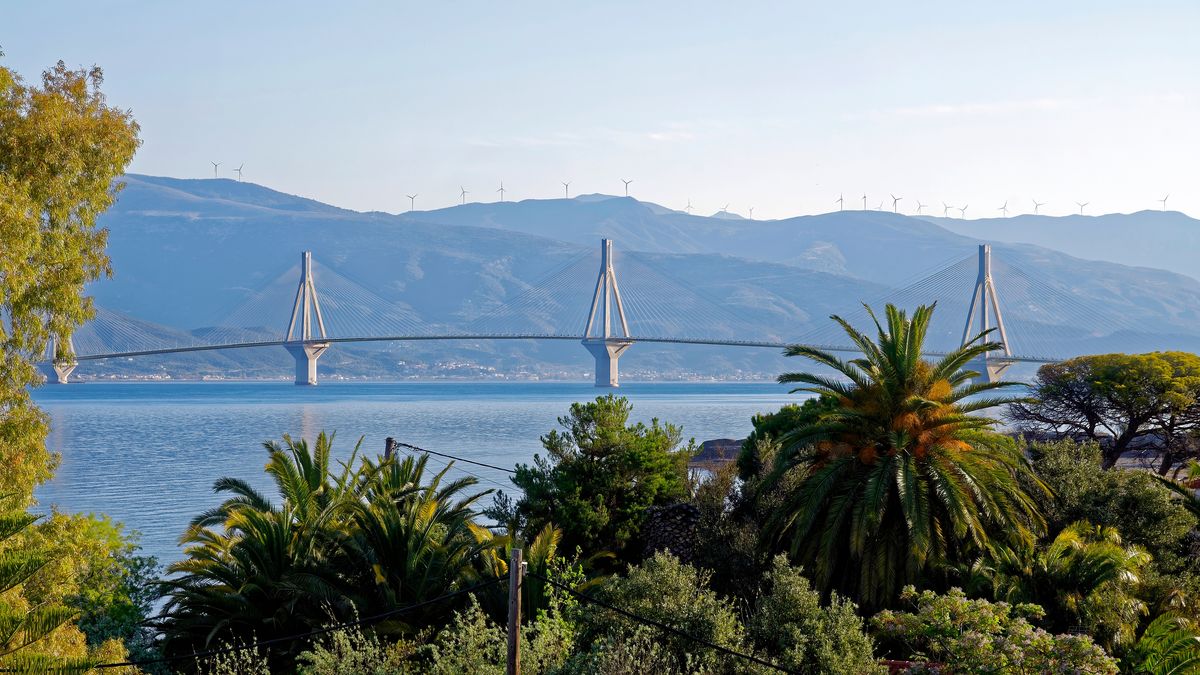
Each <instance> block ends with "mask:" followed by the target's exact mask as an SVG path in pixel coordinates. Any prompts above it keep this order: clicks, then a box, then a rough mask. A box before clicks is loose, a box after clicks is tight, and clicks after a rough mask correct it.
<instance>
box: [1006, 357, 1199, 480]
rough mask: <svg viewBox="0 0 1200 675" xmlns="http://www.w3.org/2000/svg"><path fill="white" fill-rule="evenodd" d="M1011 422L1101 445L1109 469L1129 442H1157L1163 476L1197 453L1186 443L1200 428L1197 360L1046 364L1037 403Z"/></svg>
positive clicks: (1021, 408)
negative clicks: (1086, 439)
mask: <svg viewBox="0 0 1200 675" xmlns="http://www.w3.org/2000/svg"><path fill="white" fill-rule="evenodd" d="M1008 416H1009V417H1010V418H1011V419H1012V420H1013V421H1014V422H1017V423H1018V424H1019V425H1021V426H1023V427H1024V428H1026V429H1029V430H1032V431H1036V432H1039V433H1050V434H1057V435H1061V436H1074V437H1084V438H1088V439H1091V440H1094V441H1096V442H1098V443H1100V444H1101V447H1103V449H1104V468H1106V469H1108V468H1112V467H1113V466H1115V465H1116V463H1117V460H1118V459H1120V457H1121V455H1122V454H1124V453H1125V452H1126V451H1127V450H1129V448H1130V446H1131V444H1132V443H1134V442H1135V441H1137V440H1138V439H1141V438H1144V437H1153V438H1154V442H1155V443H1156V444H1157V445H1158V446H1159V451H1160V453H1161V454H1160V461H1159V467H1158V469H1159V473H1160V474H1166V473H1167V472H1168V471H1170V470H1171V468H1172V467H1174V466H1179V465H1181V464H1182V462H1184V461H1185V460H1186V459H1187V458H1188V457H1189V456H1193V455H1194V453H1195V444H1194V443H1189V441H1190V440H1192V437H1193V436H1194V435H1195V433H1196V431H1197V430H1198V429H1200V356H1196V355H1195V354H1188V353H1186V352H1154V353H1150V354H1097V355H1092V356H1080V357H1077V358H1074V359H1068V360H1067V361H1063V362H1060V363H1050V364H1046V365H1044V366H1042V367H1041V368H1039V369H1038V373H1037V376H1036V378H1035V379H1034V383H1033V397H1032V399H1031V400H1028V401H1021V402H1017V403H1014V404H1013V405H1012V406H1010V407H1009V410H1008Z"/></svg>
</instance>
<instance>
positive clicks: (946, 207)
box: [942, 202, 954, 218]
mask: <svg viewBox="0 0 1200 675" xmlns="http://www.w3.org/2000/svg"><path fill="white" fill-rule="evenodd" d="M952 208H954V207H953V206H950V205H949V204H947V203H946V202H942V217H943V218H945V217H947V216H948V215H949V213H950V209H952Z"/></svg>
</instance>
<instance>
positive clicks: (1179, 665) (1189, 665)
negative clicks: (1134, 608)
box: [1122, 614, 1200, 675]
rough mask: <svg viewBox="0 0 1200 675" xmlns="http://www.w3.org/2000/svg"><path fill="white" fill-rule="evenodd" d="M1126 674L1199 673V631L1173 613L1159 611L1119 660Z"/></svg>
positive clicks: (1190, 622) (1183, 674)
mask: <svg viewBox="0 0 1200 675" xmlns="http://www.w3.org/2000/svg"><path fill="white" fill-rule="evenodd" d="M1122 666H1123V668H1122V669H1123V670H1124V671H1125V672H1128V673H1146V674H1147V675H1185V674H1189V675H1194V674H1195V673H1200V634H1198V632H1197V629H1196V624H1195V623H1194V622H1193V621H1192V620H1190V619H1187V618H1184V617H1181V616H1176V615H1173V614H1160V615H1159V616H1158V617H1156V618H1155V619H1154V621H1151V622H1150V624H1149V625H1147V626H1146V629H1145V630H1144V631H1142V635H1141V637H1140V638H1138V641H1137V644H1136V645H1135V646H1134V648H1133V650H1132V651H1131V652H1130V653H1129V654H1128V655H1126V657H1125V658H1124V659H1123V660H1122Z"/></svg>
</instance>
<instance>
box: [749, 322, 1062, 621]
mask: <svg viewBox="0 0 1200 675" xmlns="http://www.w3.org/2000/svg"><path fill="white" fill-rule="evenodd" d="M868 311H869V308H868ZM932 312H933V308H932V307H924V306H922V307H918V308H917V309H916V311H915V312H914V313H913V316H912V318H911V319H910V318H909V317H908V316H907V315H906V314H905V313H904V312H902V311H900V310H899V309H897V308H896V307H894V306H892V305H888V307H887V311H886V325H884V324H880V322H879V320H878V319H876V318H875V315H874V313H873V312H872V313H871V314H870V315H871V317H872V319H873V320H874V321H875V328H876V329H877V337H876V338H875V339H874V340H872V339H871V338H870V337H869V336H867V335H866V334H864V333H861V332H859V331H858V330H856V329H855V328H853V327H852V326H850V325H849V324H848V323H847V322H846V321H844V320H843V319H841V318H840V317H836V316H835V317H833V318H834V320H835V321H837V322H838V323H839V324H841V326H842V327H843V329H844V330H845V331H846V334H847V335H848V336H849V337H850V339H851V340H852V341H853V342H854V344H855V345H856V346H857V347H858V348H859V349H860V350H861V351H862V356H861V357H860V358H856V359H853V360H851V361H844V360H842V359H840V358H838V357H837V356H834V355H833V354H831V353H828V352H824V351H821V350H819V349H813V348H810V347H804V346H793V347H789V348H788V350H787V352H786V354H787V355H789V356H803V357H806V358H808V359H811V360H813V361H815V362H817V363H818V364H821V365H823V366H827V367H829V368H832V369H833V370H835V371H836V372H837V373H838V374H839V375H840V376H842V377H844V378H845V381H843V380H841V379H835V378H833V377H829V376H826V375H820V374H812V373H787V374H784V375H781V376H780V377H779V380H780V382H792V383H799V384H803V385H806V386H805V387H802V388H801V389H798V390H797V391H809V392H813V393H816V394H818V395H821V396H828V397H832V398H834V399H835V400H836V401H837V406H836V407H835V408H833V409H832V410H830V411H828V412H825V413H823V414H821V415H820V416H819V417H818V418H817V420H816V421H815V422H814V423H812V424H808V425H806V426H803V427H798V428H796V429H793V430H792V431H791V432H790V433H788V434H787V435H786V436H785V437H784V438H783V442H784V443H785V445H784V449H783V451H782V452H780V453H779V455H778V456H777V458H776V462H775V468H774V476H776V477H777V478H778V477H782V476H784V475H786V474H787V472H789V471H793V470H797V469H798V470H800V471H801V472H803V474H804V479H803V481H802V482H801V483H800V484H799V486H798V487H797V488H796V489H795V490H793V491H792V492H791V493H790V494H789V495H788V496H787V497H786V499H785V500H784V502H783V504H781V506H780V507H779V508H778V509H777V510H776V511H775V513H774V514H773V516H772V518H771V521H770V522H769V528H770V530H769V532H770V534H771V535H772V538H771V540H768V541H777V540H781V539H783V540H790V542H791V546H790V550H791V553H792V555H793V556H794V557H795V558H796V559H797V560H798V562H800V563H801V564H803V565H804V566H805V567H806V568H807V569H810V570H812V572H813V574H814V582H815V583H816V586H817V588H818V589H820V590H821V591H823V592H825V591H828V590H831V589H834V590H838V591H839V592H842V593H844V594H846V595H848V596H849V597H852V598H854V599H856V600H857V601H858V602H860V603H862V604H864V605H866V606H868V607H879V606H881V605H883V604H886V603H888V602H891V601H893V600H894V599H895V597H896V595H897V593H898V591H899V589H900V586H901V585H902V584H904V583H906V582H913V581H915V580H918V579H920V578H922V577H928V576H930V575H936V574H940V573H941V572H942V570H944V569H945V568H947V567H948V566H951V565H955V564H957V563H961V562H963V561H967V560H971V559H973V558H974V557H975V556H976V555H977V554H978V552H979V551H982V550H984V549H985V548H986V547H987V546H988V545H989V544H990V543H991V542H992V540H993V538H1000V539H1005V540H1008V539H1015V540H1032V539H1033V538H1034V537H1035V535H1036V533H1037V532H1040V531H1041V529H1042V528H1043V527H1044V523H1043V520H1042V517H1041V515H1040V514H1039V513H1038V510H1037V506H1036V502H1035V501H1034V498H1033V497H1031V496H1030V493H1029V492H1028V491H1027V490H1034V491H1035V492H1036V491H1041V490H1044V488H1043V487H1042V486H1041V484H1040V482H1039V481H1038V480H1037V478H1036V477H1035V476H1033V474H1032V472H1031V471H1030V470H1029V467H1028V463H1027V462H1026V460H1025V459H1024V457H1023V456H1022V455H1021V453H1020V452H1019V451H1018V450H1017V448H1016V446H1015V444H1014V443H1013V442H1012V441H1011V439H1009V438H1007V437H1005V436H1003V435H1001V434H998V433H995V432H993V431H992V427H993V425H994V424H995V421H994V420H992V419H989V418H987V417H983V416H980V415H977V414H975V413H977V412H979V411H983V410H987V409H989V408H992V407H995V406H997V405H1000V404H1002V403H1006V402H1008V401H1009V399H1005V398H995V397H987V396H984V394H986V393H987V392H990V391H992V390H995V389H997V388H1000V387H1002V386H1005V384H1007V383H977V384H971V383H970V380H971V379H972V378H973V377H976V376H977V375H978V373H974V372H972V371H969V370H965V367H966V366H967V364H968V363H969V362H970V361H971V360H972V359H975V358H977V357H979V356H981V355H983V354H985V353H987V352H989V351H991V350H994V349H997V348H998V345H997V344H995V343H991V342H985V341H984V340H985V338H986V333H985V334H981V335H979V336H977V337H976V338H974V339H973V340H972V341H971V343H970V344H969V345H968V346H966V347H963V348H961V349H958V350H955V351H953V352H951V353H950V354H948V355H946V356H945V357H942V358H941V359H940V360H938V361H936V362H930V361H926V360H925V359H923V358H922V356H921V352H922V348H923V345H924V340H925V334H926V331H927V329H928V326H929V319H930V317H931V316H932Z"/></svg>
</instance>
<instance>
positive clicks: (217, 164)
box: [209, 162, 221, 178]
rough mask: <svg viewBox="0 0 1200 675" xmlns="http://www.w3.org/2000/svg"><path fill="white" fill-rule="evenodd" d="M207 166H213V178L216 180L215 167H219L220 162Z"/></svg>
mask: <svg viewBox="0 0 1200 675" xmlns="http://www.w3.org/2000/svg"><path fill="white" fill-rule="evenodd" d="M209 164H212V165H213V178H216V177H217V167H218V166H221V162H209Z"/></svg>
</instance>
